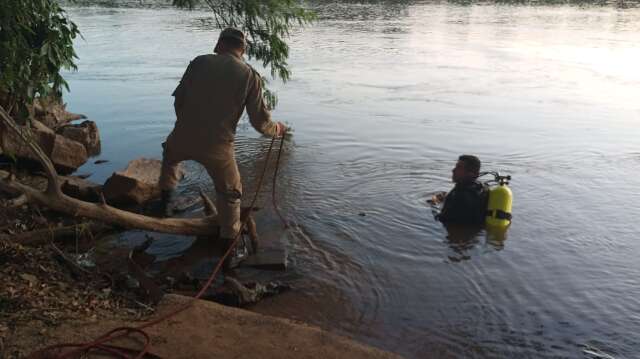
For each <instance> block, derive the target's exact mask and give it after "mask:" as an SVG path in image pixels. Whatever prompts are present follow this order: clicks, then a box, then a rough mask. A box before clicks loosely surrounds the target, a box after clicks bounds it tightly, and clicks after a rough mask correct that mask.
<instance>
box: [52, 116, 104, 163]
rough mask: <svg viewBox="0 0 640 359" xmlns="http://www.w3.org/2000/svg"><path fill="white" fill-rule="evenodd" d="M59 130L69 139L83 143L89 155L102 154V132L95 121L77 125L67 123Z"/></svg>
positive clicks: (59, 132)
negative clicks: (100, 132)
mask: <svg viewBox="0 0 640 359" xmlns="http://www.w3.org/2000/svg"><path fill="white" fill-rule="evenodd" d="M57 132H58V134H60V135H62V136H64V137H66V138H68V139H71V140H74V141H77V142H80V143H82V145H83V146H84V148H85V149H86V151H87V154H88V155H89V156H97V155H99V154H100V134H99V132H98V126H96V123H95V122H93V121H84V122H82V123H80V124H77V125H65V126H63V127H61V128H60V129H59V130H58V131H57Z"/></svg>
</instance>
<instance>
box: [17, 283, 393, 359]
mask: <svg viewBox="0 0 640 359" xmlns="http://www.w3.org/2000/svg"><path fill="white" fill-rule="evenodd" d="M189 300H191V298H188V297H184V296H179V295H172V294H171V295H167V296H165V297H164V299H163V300H162V301H161V302H160V304H159V306H158V311H157V312H156V314H155V315H154V316H153V317H152V318H154V317H157V316H158V315H162V314H163V313H167V312H168V311H171V310H173V309H175V308H177V307H179V306H181V305H183V304H184V303H185V302H186V301H189ZM141 323H142V322H137V323H131V322H126V321H118V320H102V321H99V322H96V321H90V320H86V321H85V320H83V321H76V322H68V323H65V324H63V325H61V326H60V327H58V328H56V330H55V331H52V332H50V333H48V335H47V338H46V340H43V339H44V338H42V336H41V335H38V333H37V332H36V333H32V332H30V329H29V328H22V331H23V332H21V333H16V334H18V335H19V336H20V337H22V338H24V339H25V340H24V342H23V345H29V343H28V342H29V341H32V343H31V345H32V347H33V348H34V349H36V348H42V347H44V346H47V345H52V344H56V343H62V342H78V341H80V342H82V341H87V340H91V339H93V338H95V337H97V336H99V335H101V334H103V333H105V332H107V331H109V330H110V329H113V328H116V327H119V326H123V325H133V326H135V325H140V324H141ZM146 332H147V333H148V334H149V335H151V338H152V341H151V343H152V347H151V352H152V353H153V354H155V355H158V356H160V357H162V358H283V359H286V358H399V356H397V355H395V354H390V353H387V352H383V351H381V350H378V349H375V348H372V347H367V346H365V345H362V344H359V343H357V342H355V341H353V340H350V339H347V338H344V337H340V336H337V335H334V334H330V333H327V332H325V331H323V330H321V329H318V328H316V327H312V326H309V325H306V324H302V323H295V322H293V321H290V320H287V319H280V318H275V317H269V316H265V315H261V314H256V313H252V312H249V311H246V310H242V309H236V308H231V307H226V306H223V305H220V304H217V303H213V302H207V301H200V300H198V301H196V302H195V303H194V305H193V306H192V307H191V308H189V309H187V310H185V311H183V312H181V313H180V314H178V315H177V316H175V317H172V318H170V319H168V320H166V321H164V322H161V323H160V324H158V325H156V326H153V327H150V328H148V329H147V330H146ZM28 338H33V340H29V339H28ZM36 338H39V339H36ZM131 343H132V340H126V341H120V342H115V343H112V344H118V345H125V344H126V345H127V346H131V345H132V344H131Z"/></svg>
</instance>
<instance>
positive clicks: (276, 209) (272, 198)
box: [271, 136, 289, 229]
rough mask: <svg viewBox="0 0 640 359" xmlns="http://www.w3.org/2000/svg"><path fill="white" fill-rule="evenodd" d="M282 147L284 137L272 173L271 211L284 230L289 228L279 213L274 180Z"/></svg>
mask: <svg viewBox="0 0 640 359" xmlns="http://www.w3.org/2000/svg"><path fill="white" fill-rule="evenodd" d="M282 147H284V136H282V138H281V139H280V148H279V149H278V157H277V158H276V169H275V171H274V172H273V184H272V185H271V202H272V203H273V209H274V210H275V211H276V214H277V215H278V217H279V218H280V222H282V226H283V227H284V229H287V228H289V224H288V223H287V221H286V220H285V219H284V217H283V216H282V213H280V208H278V202H277V201H276V180H277V177H278V169H279V168H280V155H281V154H282Z"/></svg>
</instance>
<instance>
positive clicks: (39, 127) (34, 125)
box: [31, 120, 55, 134]
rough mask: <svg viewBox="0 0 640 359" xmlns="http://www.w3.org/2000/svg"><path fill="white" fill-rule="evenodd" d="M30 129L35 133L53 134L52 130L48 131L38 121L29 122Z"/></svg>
mask: <svg viewBox="0 0 640 359" xmlns="http://www.w3.org/2000/svg"><path fill="white" fill-rule="evenodd" d="M31 127H32V128H33V129H34V130H35V131H40V132H46V133H52V134H53V133H55V132H54V131H53V130H52V129H50V128H49V127H47V126H46V125H45V124H44V123H42V122H40V121H38V120H31Z"/></svg>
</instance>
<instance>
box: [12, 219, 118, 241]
mask: <svg viewBox="0 0 640 359" xmlns="http://www.w3.org/2000/svg"><path fill="white" fill-rule="evenodd" d="M113 230H115V229H114V227H112V226H109V225H105V224H103V223H100V222H88V223H81V224H74V225H71V226H64V227H57V228H45V229H38V230H35V231H31V232H24V233H20V234H17V235H14V236H12V238H11V240H12V241H13V242H16V243H20V244H22V245H25V246H33V245H39V244H44V243H48V242H49V241H58V240H63V239H65V238H72V239H75V238H78V237H81V236H97V235H99V234H102V233H106V232H109V231H113Z"/></svg>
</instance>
